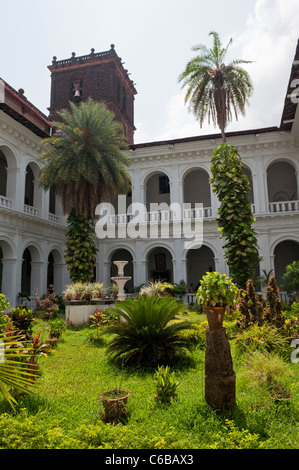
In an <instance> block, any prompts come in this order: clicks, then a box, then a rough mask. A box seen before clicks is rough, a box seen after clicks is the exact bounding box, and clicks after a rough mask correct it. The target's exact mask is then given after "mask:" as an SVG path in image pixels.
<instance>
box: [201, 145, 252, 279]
mask: <svg viewBox="0 0 299 470" xmlns="http://www.w3.org/2000/svg"><path fill="white" fill-rule="evenodd" d="M211 171H212V178H211V180H210V181H211V183H212V188H213V191H214V193H215V194H216V195H217V196H218V199H219V201H220V203H221V205H220V208H219V210H218V214H219V217H218V219H217V221H218V227H219V230H220V232H221V236H222V237H223V238H225V240H226V243H225V245H224V259H225V260H226V261H227V264H228V266H229V268H230V273H231V276H232V277H233V279H234V280H235V282H236V283H237V284H238V285H239V287H242V288H244V287H245V285H246V281H247V280H248V279H252V278H253V276H254V273H255V269H256V266H257V265H258V262H259V261H260V258H259V252H258V245H257V238H256V233H255V230H254V229H253V228H252V225H253V223H254V222H255V220H254V218H253V215H252V210H251V204H250V201H249V200H248V192H249V191H250V187H249V180H248V178H247V177H246V176H245V174H244V172H243V164H242V161H241V157H240V155H239V154H238V152H237V150H236V149H235V148H234V147H233V146H231V145H228V144H226V143H222V144H221V145H220V146H219V147H218V148H217V149H216V150H215V152H214V154H213V156H212V165H211Z"/></svg>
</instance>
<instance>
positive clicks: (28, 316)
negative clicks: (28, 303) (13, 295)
mask: <svg viewBox="0 0 299 470" xmlns="http://www.w3.org/2000/svg"><path fill="white" fill-rule="evenodd" d="M9 317H10V319H11V321H12V323H13V328H14V329H15V330H16V331H17V332H19V333H21V332H22V333H29V334H31V333H32V323H33V319H34V315H33V311H32V310H31V309H30V308H28V309H27V308H22V307H16V308H13V309H12V310H10V311H9Z"/></svg>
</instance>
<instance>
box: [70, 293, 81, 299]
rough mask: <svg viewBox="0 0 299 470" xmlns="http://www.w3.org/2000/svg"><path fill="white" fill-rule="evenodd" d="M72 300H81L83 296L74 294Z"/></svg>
mask: <svg viewBox="0 0 299 470" xmlns="http://www.w3.org/2000/svg"><path fill="white" fill-rule="evenodd" d="M72 300H81V294H74V295H73V298H72Z"/></svg>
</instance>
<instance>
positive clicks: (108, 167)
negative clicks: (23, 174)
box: [40, 98, 130, 282]
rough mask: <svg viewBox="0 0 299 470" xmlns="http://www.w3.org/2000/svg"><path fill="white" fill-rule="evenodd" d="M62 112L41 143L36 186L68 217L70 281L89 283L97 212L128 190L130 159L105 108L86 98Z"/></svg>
mask: <svg viewBox="0 0 299 470" xmlns="http://www.w3.org/2000/svg"><path fill="white" fill-rule="evenodd" d="M70 108H71V109H70V111H69V110H62V111H61V112H60V113H59V115H60V117H61V119H62V121H61V122H54V123H53V124H54V126H55V127H56V129H57V132H56V133H55V134H54V136H52V137H50V138H48V139H44V141H43V142H44V144H45V145H46V150H45V152H43V153H42V155H41V161H42V163H43V168H42V170H41V175H40V185H41V186H42V187H43V188H44V189H49V188H53V189H54V190H55V192H56V194H57V195H58V196H60V198H61V201H62V207H63V211H64V213H65V214H68V215H69V217H68V224H69V226H68V231H67V249H66V252H65V257H66V263H67V266H68V269H69V271H70V276H71V279H72V280H73V281H87V282H89V281H90V280H91V279H92V278H93V270H94V266H95V256H96V247H95V243H94V240H93V238H94V233H95V231H94V225H93V219H94V217H95V210H96V207H97V205H98V204H100V203H101V202H112V201H113V200H114V199H115V196H116V195H117V194H126V193H127V192H128V191H129V188H130V177H129V173H128V170H127V168H128V166H129V158H128V157H127V156H126V154H125V153H124V152H123V150H125V149H127V148H128V146H127V142H126V138H125V136H124V134H123V132H122V125H121V124H120V123H119V122H117V121H115V119H114V114H113V113H112V112H111V111H110V110H109V109H108V108H107V107H106V105H105V104H104V103H99V102H97V101H94V100H92V99H91V98H88V99H87V101H85V102H81V103H80V104H79V105H78V106H77V105H75V104H74V103H71V102H70Z"/></svg>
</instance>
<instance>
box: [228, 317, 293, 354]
mask: <svg viewBox="0 0 299 470" xmlns="http://www.w3.org/2000/svg"><path fill="white" fill-rule="evenodd" d="M234 346H235V348H236V352H237V353H239V354H243V353H246V352H253V351H266V352H273V353H276V354H279V355H281V356H286V355H288V354H289V352H290V351H289V350H290V342H289V339H288V338H286V337H285V336H284V335H283V333H282V332H281V331H280V330H279V329H277V328H275V327H274V326H272V325H271V324H269V323H268V322H266V323H264V324H263V325H262V326H258V325H257V324H255V325H252V326H250V327H249V328H248V329H246V330H244V331H243V332H242V333H240V334H238V335H237V336H236V337H235V339H234Z"/></svg>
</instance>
